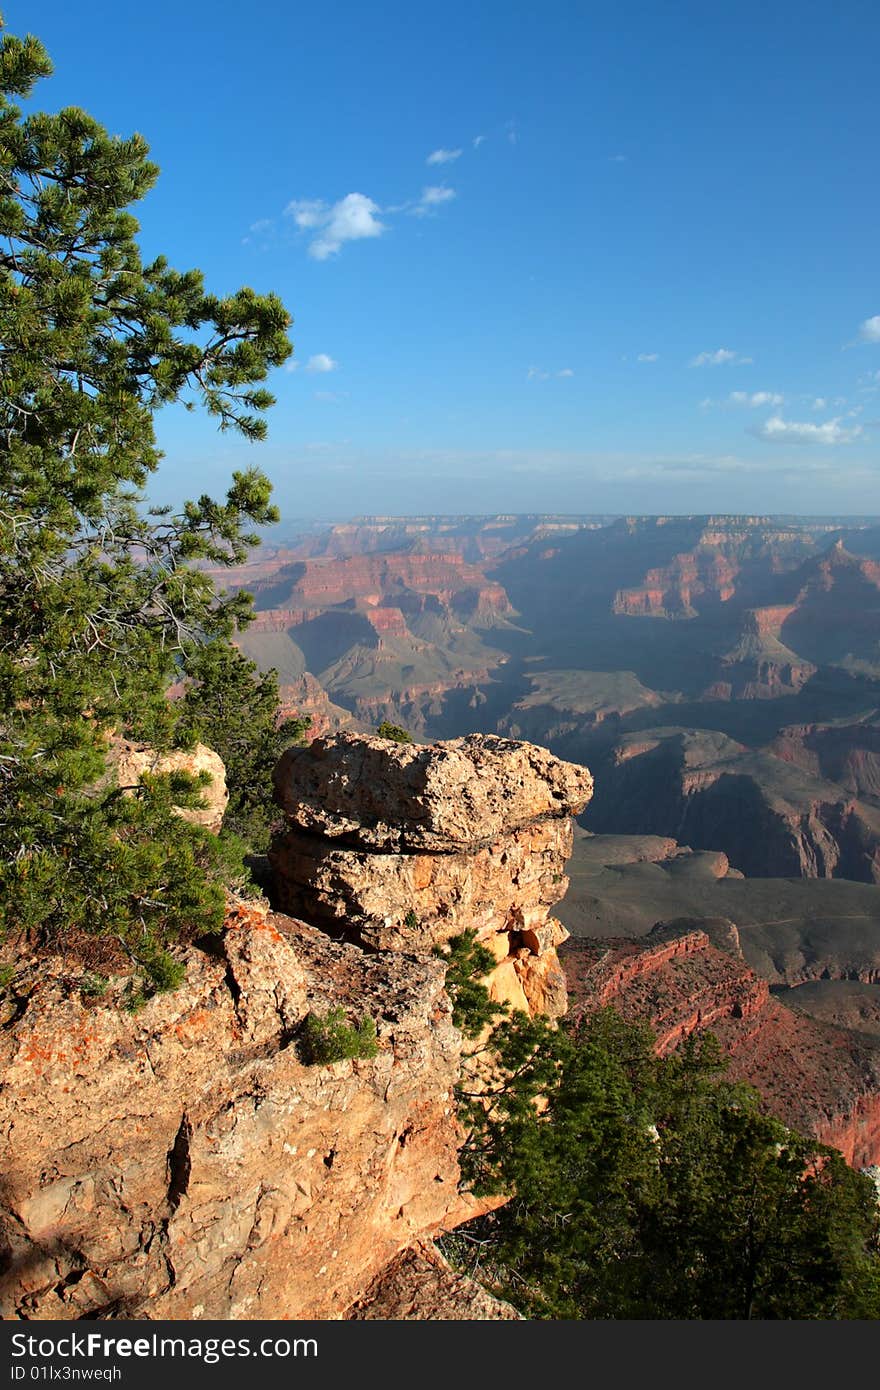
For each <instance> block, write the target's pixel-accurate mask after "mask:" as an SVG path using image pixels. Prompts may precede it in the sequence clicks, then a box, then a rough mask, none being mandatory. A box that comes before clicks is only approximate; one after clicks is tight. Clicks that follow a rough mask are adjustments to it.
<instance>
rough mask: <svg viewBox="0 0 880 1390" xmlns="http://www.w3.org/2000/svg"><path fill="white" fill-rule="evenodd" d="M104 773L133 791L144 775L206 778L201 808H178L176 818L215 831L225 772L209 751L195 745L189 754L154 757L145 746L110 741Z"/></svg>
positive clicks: (221, 806)
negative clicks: (174, 773)
mask: <svg viewBox="0 0 880 1390" xmlns="http://www.w3.org/2000/svg"><path fill="white" fill-rule="evenodd" d="M108 770H109V773H110V775H111V776H112V777H113V779H114V781H116V782H117V783H118V785H119V786H120V787H123V788H132V789H133V788H135V787H137V785H138V783H139V782H140V779H141V777H142V776H143V775H144V773H152V774H153V775H161V774H163V773H169V772H188V773H189V774H190V776H192V777H198V776H200V774H201V773H203V772H206V773H207V774H208V776H209V777H210V779H211V780H210V782H208V783H207V784H206V785H205V786H204V787H202V789H201V799H202V805H201V807H196V806H193V807H180V808H178V811H177V814H178V815H179V816H181V817H182V818H183V819H184V820H188V821H190V823H191V824H192V825H201V826H203V827H204V829H205V830H212V831H215V832H216V831H218V830H219V829H220V826H221V823H222V821H223V815H224V812H225V811H226V806H227V803H228V801H229V793H228V792H227V790H226V769H225V767H224V766H223V762H222V760H221V758H220V757H219V756H218V754H217V753H215V752H214V750H213V748H208V747H207V746H206V745H205V744H204V743H197V744H196V745H195V747H194V748H191V749H189V750H183V749H173V750H172V751H171V752H170V753H157V752H156V750H155V748H151V747H150V746H149V744H146V743H132V742H131V741H130V740H129V739H122V738H113V739H111V741H110V748H109V756H108Z"/></svg>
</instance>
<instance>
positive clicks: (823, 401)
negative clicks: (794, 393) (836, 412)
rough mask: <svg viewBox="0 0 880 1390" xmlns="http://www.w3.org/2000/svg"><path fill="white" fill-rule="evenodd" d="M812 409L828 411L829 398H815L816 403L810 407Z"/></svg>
mask: <svg viewBox="0 0 880 1390" xmlns="http://www.w3.org/2000/svg"><path fill="white" fill-rule="evenodd" d="M810 409H811V410H827V409H828V398H827V397H826V396H816V398H815V399H814V401H813V404H812V405H811V406H810Z"/></svg>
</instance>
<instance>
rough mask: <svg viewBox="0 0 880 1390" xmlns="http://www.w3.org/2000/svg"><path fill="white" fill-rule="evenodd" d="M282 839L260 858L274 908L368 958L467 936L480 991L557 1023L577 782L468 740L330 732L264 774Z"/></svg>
mask: <svg viewBox="0 0 880 1390" xmlns="http://www.w3.org/2000/svg"><path fill="white" fill-rule="evenodd" d="M275 782H276V793H277V798H278V800H279V802H280V804H281V805H282V807H283V808H284V811H285V813H286V816H287V821H288V825H287V828H286V829H285V830H284V831H283V832H282V833H281V834H280V835H279V836H277V837H276V840H275V842H274V844H273V846H272V848H271V851H270V855H269V858H270V863H271V865H272V868H273V871H274V876H275V883H276V893H277V896H278V900H279V903H280V905H281V906H282V907H283V908H284V909H285V910H287V911H290V912H294V913H296V914H298V915H300V916H305V917H307V918H308V919H309V920H311V921H314V922H317V923H319V924H320V925H322V926H324V927H325V928H327V929H328V930H331V931H335V932H337V933H339V934H341V935H344V936H346V937H347V938H348V939H353V940H356V941H358V942H359V943H361V944H362V945H365V946H368V947H370V948H372V949H374V950H393V951H407V952H429V951H431V950H432V949H433V948H434V947H436V946H439V945H442V944H443V943H444V942H446V941H448V940H449V939H450V938H451V937H453V936H457V935H459V934H461V933H462V932H463V931H465V930H468V929H473V930H474V931H475V932H476V934H477V939H478V940H479V941H480V943H481V944H483V945H485V946H487V947H488V948H489V949H490V950H491V952H492V954H493V956H494V957H495V960H496V961H497V966H496V968H495V970H494V971H493V972H492V974H491V975H490V976H489V977H488V987H489V991H490V994H492V996H493V997H494V998H496V999H498V1000H501V1001H505V1002H507V1003H510V1004H511V1005H513V1007H515V1008H520V1009H522V1010H523V1011H524V1012H527V1013H532V1014H534V1013H546V1014H549V1015H551V1016H553V1017H558V1016H559V1015H561V1014H563V1013H564V1012H565V1008H566V995H565V981H564V977H563V975H562V972H561V970H560V968H559V963H558V959H557V956H556V947H557V946H558V945H559V944H560V943H561V942H562V941H563V940H565V938H566V936H567V932H566V931H565V928H564V927H562V926H561V925H560V924H559V923H558V922H557V921H555V920H554V919H553V918H552V917H551V915H550V912H551V908H552V907H553V905H554V904H555V903H556V902H558V901H559V900H560V899H561V898H562V897H563V896H564V894H565V891H566V889H567V887H568V879H567V878H566V876H565V872H564V869H565V862H566V860H567V858H568V856H569V854H570V853H571V846H572V828H571V820H570V817H571V816H572V815H574V814H577V813H578V812H579V811H580V810H582V809H583V807H584V806H585V805H586V803H587V801H588V800H589V797H590V795H591V792H592V778H591V777H590V774H589V772H588V771H587V770H586V769H585V768H582V767H578V766H576V765H574V764H572V763H563V762H560V760H559V759H558V758H554V757H553V756H552V755H551V754H550V753H548V752H547V751H546V750H545V749H542V748H536V747H534V746H533V745H531V744H526V743H516V742H513V741H511V740H509V739H502V738H497V737H494V736H489V735H486V736H483V735H476V734H475V735H471V736H470V737H469V738H464V739H454V740H451V741H450V742H448V743H436V744H430V745H426V746H422V745H417V744H400V743H393V742H391V741H390V740H387V739H380V738H369V737H358V736H356V735H353V734H346V733H344V734H338V735H335V736H334V737H331V738H325V739H316V740H314V741H313V742H312V743H311V744H310V745H309V746H308V747H306V748H291V749H289V750H288V751H287V752H286V753H285V754H284V756H283V757H282V759H281V761H280V762H279V764H278V767H277V769H276V774H275Z"/></svg>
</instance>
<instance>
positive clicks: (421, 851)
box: [0, 734, 591, 1320]
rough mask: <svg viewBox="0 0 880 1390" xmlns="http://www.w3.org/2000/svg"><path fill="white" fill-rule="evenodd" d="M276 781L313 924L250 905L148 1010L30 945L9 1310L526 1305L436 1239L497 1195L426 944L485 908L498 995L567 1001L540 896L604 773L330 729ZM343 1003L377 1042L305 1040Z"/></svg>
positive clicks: (414, 1310)
mask: <svg viewBox="0 0 880 1390" xmlns="http://www.w3.org/2000/svg"><path fill="white" fill-rule="evenodd" d="M135 751H137V750H135ZM140 751H141V753H143V750H140ZM120 765H123V764H120ZM150 766H151V767H152V766H154V764H153V763H152V762H151V764H150ZM136 771H137V768H136V767H134V766H133V767H132V768H131V775H132V777H134V773H135V772H136ZM278 786H279V789H280V792H281V799H282V801H283V804H284V805H285V807H286V810H287V813H288V816H289V818H290V822H291V825H290V831H289V834H287V835H286V836H284V837H282V839H281V840H280V842H279V844H278V845H277V846H276V848H275V851H274V854H273V859H274V861H275V864H276V867H277V868H278V870H279V872H281V873H282V875H284V874H290V875H292V877H290V876H287V877H282V889H283V892H282V896H284V894H285V893H286V894H287V896H288V897H290V898H296V899H297V900H300V899H303V900H304V899H305V897H306V896H308V897H309V908H310V915H311V916H312V917H313V919H314V922H316V923H318V924H319V925H314V924H307V923H306V922H303V921H301V920H297V919H296V918H294V917H290V916H285V915H282V914H279V913H275V912H272V911H271V910H270V909H269V908H268V906H266V905H265V904H263V903H255V902H251V903H245V902H237V903H234V904H232V905H231V906H230V910H229V912H228V915H227V920H226V924H225V928H224V930H223V932H222V933H221V934H219V935H218V936H209V937H206V938H203V939H201V940H199V941H197V942H192V943H190V944H189V945H187V946H186V947H185V948H183V949H182V952H181V954H182V957H183V961H184V964H185V966H186V976H185V980H184V983H183V984H182V985H181V986H180V987H179V988H178V989H176V990H174V991H172V992H170V993H167V994H160V995H157V996H154V997H153V998H151V999H150V1000H148V1002H147V1003H146V1004H145V1005H144V1006H143V1007H142V1008H140V1009H138V1010H137V1011H136V1012H131V1011H130V1010H129V1009H126V1007H125V1000H126V993H125V991H126V986H127V981H126V979H125V978H124V977H123V976H111V977H110V979H109V982H108V984H107V987H106V991H105V992H104V993H103V994H102V995H100V997H96V992H95V987H94V986H95V982H94V978H93V977H91V976H90V975H89V973H88V972H87V971H84V970H83V968H82V967H81V966H79V965H72V964H71V962H70V961H69V960H64V959H61V958H60V957H54V956H45V955H44V956H42V957H38V956H34V957H32V958H30V959H27V960H24V961H22V960H18V961H17V962H16V969H15V973H14V979H13V983H12V985H11V987H10V988H9V989H8V990H7V991H6V993H5V994H4V995H3V996H2V999H0V1135H2V1136H3V1138H2V1142H0V1165H2V1172H3V1178H2V1182H0V1316H2V1317H4V1318H12V1319H16V1318H17V1319H28V1320H44V1319H56V1318H62V1319H66V1318H74V1319H80V1318H135V1319H141V1318H166V1317H167V1318H173V1319H186V1318H194V1319H195V1318H216V1319H252V1318H304V1319H305V1318H319V1319H323V1318H338V1317H344V1316H346V1315H347V1310H352V1311H351V1314H350V1315H351V1316H352V1317H356V1318H373V1317H380V1316H381V1317H393V1318H401V1319H406V1318H416V1317H432V1318H436V1317H444V1318H452V1317H456V1318H465V1317H467V1318H480V1319H488V1318H509V1317H515V1316H516V1315H515V1314H514V1313H513V1312H512V1310H510V1309H509V1308H507V1306H506V1305H503V1304H499V1303H498V1302H497V1301H496V1300H494V1299H492V1298H490V1297H489V1295H487V1294H485V1293H484V1292H483V1291H482V1290H480V1289H479V1288H478V1287H477V1286H476V1285H474V1284H473V1283H472V1281H470V1280H467V1279H465V1278H463V1277H462V1276H460V1275H457V1274H455V1273H454V1272H453V1271H452V1270H450V1269H449V1267H448V1266H447V1265H446V1264H445V1262H444V1261H443V1260H442V1259H441V1257H440V1256H439V1255H438V1254H437V1252H436V1251H433V1250H432V1248H431V1247H430V1244H425V1242H430V1240H431V1238H432V1237H433V1236H435V1235H437V1234H439V1233H440V1232H441V1231H446V1230H449V1229H452V1228H454V1227H455V1226H457V1225H459V1224H461V1223H463V1222H465V1221H468V1220H470V1219H472V1218H473V1217H475V1216H477V1215H480V1214H481V1213H482V1212H485V1211H487V1210H489V1209H491V1207H493V1206H495V1205H497V1203H498V1202H499V1201H500V1200H501V1199H500V1198H498V1197H494V1198H487V1199H482V1200H478V1199H476V1198H474V1197H473V1196H471V1195H469V1194H466V1193H462V1192H460V1191H459V1187H458V1180H459V1167H458V1147H459V1144H460V1142H461V1131H460V1127H459V1122H458V1118H457V1111H456V1104H455V1098H454V1090H455V1086H456V1084H457V1082H458V1081H459V1079H460V1076H461V1069H462V1055H461V1054H462V1038H461V1034H460V1033H459V1031H458V1030H457V1029H456V1028H455V1027H454V1026H453V1023H452V1006H451V1002H450V999H449V996H448V994H447V993H446V991H445V988H444V984H445V974H446V972H445V967H444V965H443V963H442V961H440V960H439V959H435V958H432V956H431V954H430V951H431V948H432V947H433V946H435V945H436V944H438V943H439V942H442V941H444V940H446V939H448V937H449V936H451V935H453V934H457V933H458V932H460V931H462V930H463V929H464V928H465V927H466V926H473V927H475V928H476V930H477V932H478V934H479V939H480V940H481V941H483V942H485V943H486V944H487V945H488V946H489V947H490V948H491V950H492V954H493V956H494V958H495V960H496V961H497V965H496V967H495V969H494V970H493V971H492V972H491V973H490V975H489V976H488V977H487V982H488V987H489V989H490V993H491V994H492V995H493V997H494V998H495V999H503V1000H505V1001H507V1002H509V1003H511V1004H513V1005H514V1006H516V1007H519V1008H522V1009H523V1010H524V1011H526V1012H530V1013H538V1012H543V1013H547V1014H550V1015H559V1014H561V1013H563V1012H564V1011H565V1008H566V1002H567V997H566V991H565V980H564V976H563V975H562V972H561V969H560V966H559V962H558V959H557V955H556V946H557V945H558V944H559V943H560V941H561V940H562V939H563V938H564V937H565V935H566V933H565V930H564V928H562V927H561V926H560V925H559V924H558V923H556V922H555V921H554V920H553V919H552V918H551V917H550V915H549V910H550V907H551V906H552V904H553V903H554V902H555V901H556V899H557V898H558V897H560V896H561V895H562V893H563V892H564V891H565V887H566V885H567V880H566V879H565V876H564V873H563V868H564V864H565V858H566V856H567V854H568V852H569V850H570V847H571V826H570V822H569V819H568V818H569V816H570V814H571V813H572V812H573V811H577V810H580V809H582V807H583V805H584V804H585V803H586V801H587V799H588V798H589V795H590V790H591V780H590V775H589V773H588V772H586V770H585V769H583V768H577V767H572V766H569V765H566V764H564V763H560V762H559V761H558V760H557V759H555V758H552V757H551V756H550V755H549V754H548V753H546V752H545V751H544V750H541V749H537V748H531V747H529V746H528V745H523V744H515V743H511V742H510V741H509V740H504V739H498V738H486V739H480V738H471V739H464V740H456V741H455V742H453V743H450V744H439V745H434V746H432V747H427V748H421V747H417V746H414V745H401V744H395V743H392V742H389V741H386V740H380V739H375V738H356V737H353V736H351V735H346V734H340V735H336V736H335V737H331V738H324V739H317V740H315V742H314V743H313V744H312V745H311V746H310V747H309V748H303V749H295V750H291V752H290V753H289V754H287V755H286V756H285V758H284V760H283V763H282V766H281V768H280V770H279V774H278ZM316 832H320V834H318V833H316ZM300 880H302V881H300ZM406 904H412V906H410V907H408V906H406ZM416 909H417V910H416ZM327 926H332V927H334V928H335V929H336V930H335V932H334V934H335V935H336V936H337V937H339V936H342V935H346V936H348V937H349V938H350V939H349V940H341V939H333V938H332V935H331V934H330V933H328V932H327V931H326V930H321V927H327ZM365 948H367V949H365ZM389 948H390V949H389ZM331 1010H338V1011H341V1014H342V1016H343V1017H344V1019H345V1020H346V1022H347V1023H348V1024H349V1025H350V1026H352V1027H353V1026H355V1025H357V1024H359V1023H360V1022H361V1020H362V1019H363V1018H365V1017H369V1018H370V1019H372V1020H373V1022H374V1023H375V1025H376V1041H377V1046H376V1050H375V1052H374V1053H372V1052H370V1051H369V1049H367V1050H365V1051H363V1050H359V1049H355V1051H356V1053H357V1054H358V1055H355V1056H353V1057H349V1058H347V1059H345V1060H340V1061H337V1062H333V1063H327V1064H322V1063H320V1062H317V1063H316V1062H315V1061H314V1060H313V1057H314V1054H311V1058H310V1054H309V1052H308V1048H307V1046H306V1045H305V1043H306V1037H307V1031H308V1030H307V1029H306V1021H307V1020H308V1019H309V1017H310V1015H311V1016H315V1015H316V1016H317V1017H318V1018H322V1017H323V1018H326V1016H327V1015H328V1013H329V1012H330V1011H331Z"/></svg>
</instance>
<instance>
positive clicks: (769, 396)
mask: <svg viewBox="0 0 880 1390" xmlns="http://www.w3.org/2000/svg"><path fill="white" fill-rule="evenodd" d="M728 400H729V401H730V403H731V405H750V406H753V407H755V408H756V409H757V408H760V407H761V406H765V405H782V404H783V402H784V400H785V397H784V396H780V395H779V393H778V392H777V391H752V392H751V394H750V393H749V392H748V391H731V393H730V395H729V396H728Z"/></svg>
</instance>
